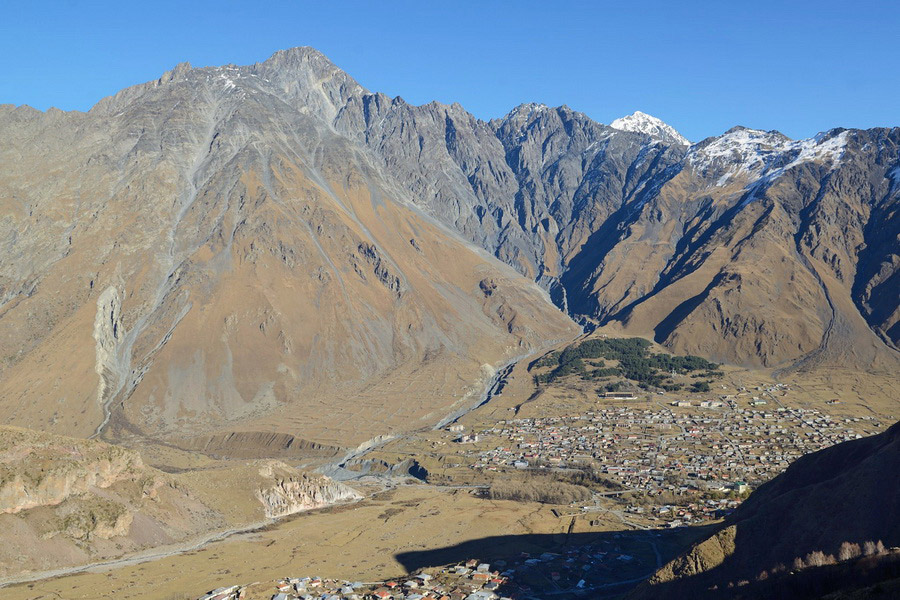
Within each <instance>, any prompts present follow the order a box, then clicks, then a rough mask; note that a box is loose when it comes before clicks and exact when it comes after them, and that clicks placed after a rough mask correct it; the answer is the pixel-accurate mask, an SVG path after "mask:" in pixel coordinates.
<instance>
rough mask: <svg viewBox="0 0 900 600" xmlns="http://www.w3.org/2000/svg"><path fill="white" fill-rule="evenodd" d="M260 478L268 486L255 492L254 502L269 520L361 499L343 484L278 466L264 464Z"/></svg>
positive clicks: (269, 463) (275, 463) (278, 464)
mask: <svg viewBox="0 0 900 600" xmlns="http://www.w3.org/2000/svg"><path fill="white" fill-rule="evenodd" d="M259 474H260V475H261V476H262V477H263V478H264V479H265V480H271V485H270V486H263V487H260V488H259V489H258V490H257V498H259V501H260V502H261V503H262V505H263V507H264V509H265V513H266V516H267V517H269V518H277V517H283V516H285V515H291V514H294V513H297V512H302V511H305V510H312V509H314V508H322V507H323V506H330V505H332V504H338V503H341V502H351V501H354V500H359V499H360V498H362V496H361V495H360V494H359V493H358V492H356V490H354V489H353V488H351V487H349V486H347V485H345V484H343V483H339V482H337V481H334V480H332V479H330V478H328V477H325V476H323V475H313V474H310V473H305V472H301V471H297V470H296V469H293V468H291V467H289V466H288V465H286V464H284V463H280V462H267V463H266V464H264V465H263V466H262V467H260V469H259Z"/></svg>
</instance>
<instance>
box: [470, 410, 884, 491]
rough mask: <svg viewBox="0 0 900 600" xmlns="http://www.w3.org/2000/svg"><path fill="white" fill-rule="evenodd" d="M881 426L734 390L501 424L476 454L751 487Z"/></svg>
mask: <svg viewBox="0 0 900 600" xmlns="http://www.w3.org/2000/svg"><path fill="white" fill-rule="evenodd" d="M650 406H652V405H650ZM685 408H687V407H685ZM879 427H880V423H878V422H877V421H876V420H875V419H874V418H872V417H859V418H833V417H830V416H828V415H826V414H823V413H822V412H820V411H818V410H815V409H803V408H784V407H780V408H776V409H771V410H760V409H752V408H741V407H738V406H737V405H736V404H735V403H734V402H733V401H732V400H730V399H727V398H726V397H723V398H722V399H720V400H704V401H703V402H701V405H700V406H693V407H690V410H672V409H669V408H666V407H663V406H659V407H657V408H639V407H636V406H634V405H631V406H618V407H606V408H602V409H598V410H595V411H590V412H587V413H585V414H580V415H572V416H567V417H547V418H534V419H532V418H526V419H515V420H509V421H500V422H498V424H497V425H496V426H495V427H493V428H491V429H488V430H486V431H482V432H481V435H482V440H483V441H484V442H485V445H490V446H493V447H491V448H490V449H483V450H480V451H476V452H473V453H471V456H472V459H473V462H472V463H471V466H472V467H473V468H475V469H488V470H497V469H501V468H517V469H530V468H536V467H543V468H546V467H583V466H588V465H590V466H593V467H594V468H596V469H597V470H599V471H602V472H604V473H606V474H608V475H609V476H610V478H611V479H613V480H615V481H617V482H618V483H620V484H622V485H623V486H625V487H626V488H628V489H631V490H643V491H645V492H647V493H649V494H651V495H653V494H659V493H661V492H663V491H673V492H679V491H686V490H701V491H721V492H727V491H737V492H743V491H745V489H746V487H747V486H749V487H755V486H756V485H758V484H760V483H763V482H765V481H767V480H769V479H771V478H772V477H774V476H775V475H777V474H778V473H780V472H781V471H783V470H784V469H785V468H787V466H788V465H789V464H790V463H791V462H792V461H793V460H795V459H796V458H798V457H800V456H802V455H803V454H806V453H808V452H813V451H816V450H820V449H822V448H825V447H828V446H831V445H833V444H836V443H839V442H843V441H846V440H849V439H855V438H858V437H861V436H862V435H864V434H869V433H874V432H876V431H877V430H878V428H879ZM498 442H499V443H498ZM482 447H483V446H482ZM717 508H720V507H717Z"/></svg>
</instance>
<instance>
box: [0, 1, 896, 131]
mask: <svg viewBox="0 0 900 600" xmlns="http://www.w3.org/2000/svg"><path fill="white" fill-rule="evenodd" d="M3 12H4V21H3V22H2V23H0V57H2V59H0V60H2V63H0V64H2V67H3V68H2V77H0V103H13V104H29V105H31V106H34V107H36V108H40V109H46V108H48V107H50V106H56V107H59V108H62V109H66V110H68V109H79V110H86V109H88V108H89V107H90V106H91V105H93V104H94V103H95V102H96V101H97V100H99V99H100V98H102V97H104V96H107V95H110V94H112V93H115V92H116V91H118V90H119V89H121V88H123V87H126V86H128V85H132V84H136V83H141V82H143V81H148V80H151V79H155V78H157V77H158V76H159V75H160V74H161V73H162V72H163V71H165V70H167V69H169V68H171V67H172V66H174V65H175V64H176V63H178V62H181V61H184V60H187V61H190V62H191V63H192V64H193V65H194V66H206V65H220V64H226V63H235V64H248V63H253V62H257V61H261V60H264V59H265V58H267V57H268V56H269V55H271V54H272V53H273V52H274V51H275V50H278V49H281V48H288V47H292V46H301V45H308V46H314V47H316V48H318V49H319V50H321V51H322V52H324V53H325V54H326V55H328V56H329V57H330V58H331V59H332V60H333V61H334V62H335V63H336V64H337V65H338V66H340V67H341V68H343V69H344V70H346V71H347V72H348V73H350V74H351V75H352V76H353V77H355V78H356V79H357V80H358V81H359V82H360V83H361V84H362V85H364V86H366V87H367V88H369V89H371V90H373V91H381V92H384V93H386V94H389V95H391V96H396V95H399V96H402V97H403V98H405V99H406V100H407V101H409V102H413V103H416V104H421V103H425V102H429V101H431V100H440V101H442V102H448V103H449V102H459V103H461V104H462V105H463V106H465V107H466V108H467V109H468V110H469V111H471V112H472V113H474V114H475V115H476V116H478V117H480V118H485V119H488V118H492V117H497V116H501V115H503V114H505V113H506V112H508V111H509V110H510V109H511V108H512V107H513V106H515V105H517V104H520V103H522V102H543V103H545V104H548V105H551V106H556V105H560V104H567V105H569V106H570V107H572V108H574V109H576V110H580V111H582V112H585V113H587V114H588V115H589V116H590V117H592V118H593V119H595V120H597V121H600V122H603V123H609V122H610V121H612V120H613V119H615V118H616V117H619V116H622V115H624V114H627V113H630V112H633V111H634V110H642V111H644V112H647V113H650V114H653V115H655V116H657V117H659V118H661V119H663V120H665V121H667V122H668V123H670V124H671V125H673V126H674V127H676V128H677V129H679V130H680V131H681V132H682V133H683V134H684V135H686V136H687V137H688V138H690V139H692V140H699V139H702V138H704V137H707V136H710V135H718V134H720V133H722V132H723V131H725V130H727V129H729V128H730V127H732V126H733V125H745V126H748V127H754V128H759V129H778V130H780V131H782V132H784V133H786V134H788V135H790V136H792V137H808V136H811V135H813V134H815V133H816V132H818V131H821V130H825V129H829V128H831V127H836V126H845V127H874V126H892V125H900V43H898V38H900V2H896V1H892V2H889V1H858V2H850V1H849V0H848V1H846V2H835V1H830V0H822V1H818V2H808V1H793V2H785V1H781V2H769V1H759V0H757V1H753V2H732V1H731V0H719V1H715V2H699V1H698V2H691V1H689V0H680V1H672V0H669V1H659V2H656V1H646V2H627V1H625V0H622V1H618V2H599V1H595V2H574V1H553V2H548V1H544V2H531V1H527V0H522V1H519V2H491V1H490V0H482V1H480V2H466V1H459V2H450V1H445V2H438V1H430V0H422V1H419V2H406V1H403V2H387V1H381V2H379V1H375V0H370V1H368V2H356V1H350V0H345V1H338V0H331V1H327V2H326V1H320V2H309V1H306V0H294V1H280V2H264V1H259V2H236V1H229V0H219V1H217V2H206V1H196V2H193V1H190V0H182V1H181V2H169V1H162V2H152V1H149V2H131V1H130V0H120V2H91V1H83V0H68V1H66V0H61V1H58V2H42V1H40V0H31V1H27V2H15V3H13V2H9V3H8V4H7V5H6V7H5V8H4V9H3Z"/></svg>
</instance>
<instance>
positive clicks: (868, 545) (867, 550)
mask: <svg viewBox="0 0 900 600" xmlns="http://www.w3.org/2000/svg"><path fill="white" fill-rule="evenodd" d="M880 552H884V544H882V543H881V540H878V542H877V543H876V542H873V541H872V540H868V541H866V542H865V543H863V554H864V555H865V556H872V555H873V554H878V553H880Z"/></svg>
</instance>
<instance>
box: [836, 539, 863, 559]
mask: <svg viewBox="0 0 900 600" xmlns="http://www.w3.org/2000/svg"><path fill="white" fill-rule="evenodd" d="M860 554H862V549H861V548H860V547H859V544H853V543H851V542H844V543H843V544H841V548H840V550H838V560H840V561H845V560H850V559H852V558H856V557H857V556H859V555H860Z"/></svg>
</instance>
